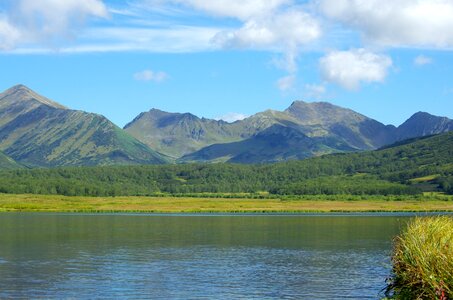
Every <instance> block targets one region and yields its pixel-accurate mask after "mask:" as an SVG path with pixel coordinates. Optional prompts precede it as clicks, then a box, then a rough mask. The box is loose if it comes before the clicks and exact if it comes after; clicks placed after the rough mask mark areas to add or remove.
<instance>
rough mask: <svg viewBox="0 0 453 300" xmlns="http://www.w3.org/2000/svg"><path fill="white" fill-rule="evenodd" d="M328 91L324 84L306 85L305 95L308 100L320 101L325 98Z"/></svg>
mask: <svg viewBox="0 0 453 300" xmlns="http://www.w3.org/2000/svg"><path fill="white" fill-rule="evenodd" d="M326 92H327V89H326V86H325V85H324V84H306V85H305V94H306V96H307V97H308V98H313V99H320V98H322V97H324V95H325V94H326Z"/></svg>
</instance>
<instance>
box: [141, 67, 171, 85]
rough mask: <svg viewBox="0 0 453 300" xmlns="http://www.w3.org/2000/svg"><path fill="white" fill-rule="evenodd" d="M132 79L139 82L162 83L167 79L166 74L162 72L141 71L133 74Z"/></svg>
mask: <svg viewBox="0 0 453 300" xmlns="http://www.w3.org/2000/svg"><path fill="white" fill-rule="evenodd" d="M134 79H135V80H139V81H154V82H162V81H165V80H167V79H168V74H167V73H165V72H162V71H157V72H155V71H152V70H143V71H141V72H137V73H135V74H134Z"/></svg>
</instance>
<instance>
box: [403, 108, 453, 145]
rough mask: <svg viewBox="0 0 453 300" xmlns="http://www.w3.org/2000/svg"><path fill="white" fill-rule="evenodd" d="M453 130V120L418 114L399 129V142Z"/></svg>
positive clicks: (423, 113)
mask: <svg viewBox="0 0 453 300" xmlns="http://www.w3.org/2000/svg"><path fill="white" fill-rule="evenodd" d="M451 130H453V120H451V119H449V118H446V117H438V116H433V115H430V114H428V113H425V112H418V113H416V114H414V115H412V117H410V118H409V119H408V120H407V121H406V122H404V123H403V124H401V126H399V127H398V132H397V140H405V139H410V138H414V137H420V136H426V135H432V134H439V133H443V132H447V131H451Z"/></svg>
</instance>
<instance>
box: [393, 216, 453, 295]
mask: <svg viewBox="0 0 453 300" xmlns="http://www.w3.org/2000/svg"><path fill="white" fill-rule="evenodd" d="M392 263H393V276H392V278H391V279H390V282H389V284H388V286H387V291H386V292H387V296H388V295H390V294H392V297H393V298H394V299H441V300H446V299H453V218H452V217H449V216H440V217H426V218H416V219H414V220H413V221H411V222H410V223H409V224H408V226H407V228H406V230H405V231H404V232H403V233H402V234H401V235H400V236H398V237H397V238H396V239H395V248H394V253H393V257H392Z"/></svg>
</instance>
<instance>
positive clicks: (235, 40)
mask: <svg viewBox="0 0 453 300" xmlns="http://www.w3.org/2000/svg"><path fill="white" fill-rule="evenodd" d="M321 34H322V30H321V26H320V24H319V23H318V21H317V20H316V19H315V18H314V17H312V16H311V15H309V14H307V13H305V12H303V11H301V10H297V9H290V10H286V11H284V12H275V13H274V14H272V15H265V16H261V15H258V16H256V17H252V18H250V19H248V20H247V21H246V22H245V23H244V25H243V26H242V27H241V28H239V29H236V30H226V31H222V32H219V33H218V34H217V35H215V36H214V38H213V39H212V41H213V43H214V44H215V45H217V46H219V47H221V48H226V49H231V48H236V49H260V50H272V51H278V52H280V53H283V54H284V57H285V59H284V68H285V69H286V70H288V72H291V73H294V72H295V71H296V69H297V67H296V58H297V56H298V54H299V51H300V48H301V47H302V46H304V45H306V44H309V43H310V42H313V41H315V40H316V39H318V38H319V37H320V36H321Z"/></svg>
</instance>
